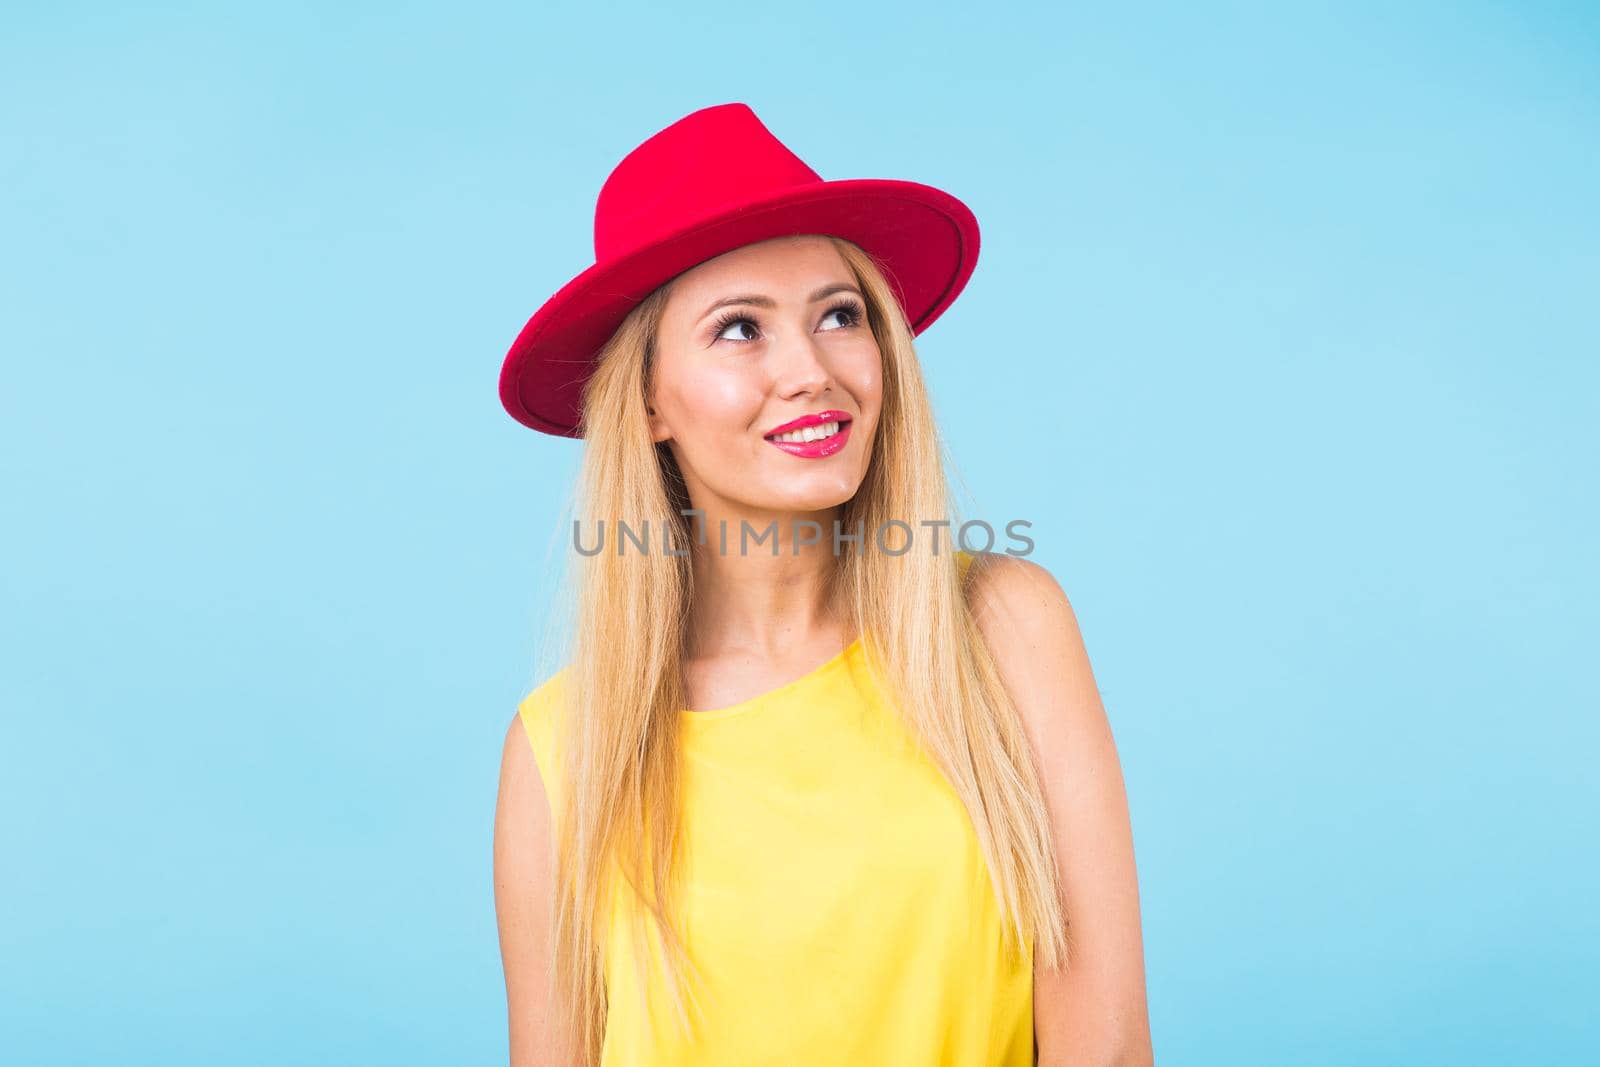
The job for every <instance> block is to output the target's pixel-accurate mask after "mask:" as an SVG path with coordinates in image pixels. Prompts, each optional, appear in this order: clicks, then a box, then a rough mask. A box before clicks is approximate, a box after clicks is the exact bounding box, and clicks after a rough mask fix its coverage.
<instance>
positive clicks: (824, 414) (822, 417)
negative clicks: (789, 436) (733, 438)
mask: <svg viewBox="0 0 1600 1067" xmlns="http://www.w3.org/2000/svg"><path fill="white" fill-rule="evenodd" d="M849 420H850V413H849V412H848V411H836V410H832V409H830V410H828V411H819V412H817V413H816V414H814V415H802V416H800V417H799V418H798V419H790V420H789V421H788V422H786V423H784V424H783V425H782V426H774V427H773V428H772V429H770V430H768V431H767V432H766V433H764V434H762V435H761V436H763V437H767V438H770V437H772V435H773V434H780V433H793V432H794V431H795V430H803V429H805V428H806V427H807V426H821V425H823V424H824V423H829V422H848V421H849Z"/></svg>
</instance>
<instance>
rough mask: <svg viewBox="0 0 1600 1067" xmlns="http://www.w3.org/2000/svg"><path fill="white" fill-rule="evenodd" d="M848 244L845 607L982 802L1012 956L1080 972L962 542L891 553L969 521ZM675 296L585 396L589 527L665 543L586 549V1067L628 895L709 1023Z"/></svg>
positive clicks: (568, 901)
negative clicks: (671, 399) (859, 441)
mask: <svg viewBox="0 0 1600 1067" xmlns="http://www.w3.org/2000/svg"><path fill="white" fill-rule="evenodd" d="M829 240H830V241H832V243H833V245H834V247H836V248H837V249H838V251H839V253H840V255H842V256H843V257H844V261H845V263H846V264H847V265H848V266H849V268H850V270H851V272H852V273H853V274H854V275H855V278H856V281H857V283H858V284H859V286H860V288H861V290H862V293H863V294H864V295H865V298H866V304H867V318H868V321H869V323H870V325H871V328H872V331H873V334H874V336H875V337H876V339H877V342H878V347H879V350H880V352H881V353H882V358H883V403H882V413H881V416H880V418H879V423H878V427H877V437H876V439H875V440H874V442H873V446H872V460H871V463H870V465H869V467H868V471H867V474H866V477H865V479H864V480H863V482H862V484H861V487H860V489H859V490H858V491H857V492H856V494H855V496H854V497H852V498H851V499H850V500H849V501H847V502H846V503H845V504H843V505H842V506H841V508H840V512H841V513H840V517H839V521H840V530H841V533H857V532H864V533H865V536H864V537H862V539H861V542H860V544H861V552H862V554H861V555H857V554H855V552H854V551H853V548H854V546H852V551H846V552H841V553H836V554H835V555H834V556H833V558H834V559H835V561H836V563H835V567H834V571H833V574H832V577H831V579H830V586H829V589H830V593H831V595H832V597H833V598H834V600H833V603H834V605H835V606H836V608H837V609H838V611H839V612H840V614H841V615H842V616H843V617H846V618H849V619H851V620H853V621H854V623H855V624H856V629H857V632H858V633H860V634H861V635H862V638H863V641H862V647H863V650H864V652H865V653H866V657H867V662H868V665H869V668H870V669H871V671H872V672H873V675H874V677H875V678H876V679H877V680H878V681H879V683H880V684H881V685H883V687H884V691H885V693H886V694H890V695H891V696H892V699H893V701H894V706H896V707H897V708H899V709H900V710H901V712H902V714H903V715H904V718H905V722H906V725H907V726H908V727H909V729H910V731H911V732H912V734H913V736H915V737H916V738H917V739H918V740H919V741H920V742H921V744H922V746H923V749H924V751H925V752H926V753H927V754H928V756H929V758H930V759H931V760H932V761H933V762H934V764H935V765H936V766H937V767H938V768H939V769H940V770H941V771H942V772H943V774H944V776H945V778H946V780H947V781H948V782H949V783H950V785H951V786H952V788H953V789H954V791H955V792H956V794H957V795H958V796H959V797H960V799H961V801H962V803H963V804H964V805H965V807H966V810H967V812H968V814H969V816H970V817H971V820H972V823H973V827H974V829H975V830H976V833H977V838H978V841H979V844H980V845H981V847H982V851H983V855H984V859H985V862H986V863H987V865H988V868H989V871H990V874H991V877H992V879H993V884H994V887H995V890H996V897H997V902H998V904H999V907H1000V913H1001V917H1002V920H1003V921H1004V923H1005V924H1006V929H1007V931H1008V938H1007V945H1008V947H1009V948H1010V949H1011V950H1012V951H1018V952H1020V951H1022V950H1023V948H1024V946H1026V945H1028V944H1030V943H1031V944H1032V945H1033V951H1034V959H1035V961H1036V963H1038V964H1042V965H1044V966H1047V967H1050V968H1057V967H1061V966H1064V965H1065V963H1066V956H1067V919H1066V915H1065V908H1064V905H1063V903H1062V900H1061V886H1060V881H1059V876H1058V873H1057V867H1056V857H1055V849H1054V846H1053V844H1052V839H1051V833H1050V824H1049V818H1048V815H1047V813H1046V808H1045V804H1044V799H1043V794H1042V791H1041V789H1040V785H1039V779H1038V774H1037V770H1036V768H1035V766H1034V760H1033V757H1032V754H1031V752H1030V749H1029V745H1028V742H1027V739H1026V735H1025V734H1024V732H1023V730H1022V728H1021V723H1020V721H1019V719H1018V717H1017V713H1016V710H1015V708H1014V707H1013V706H1012V704H1011V701H1010V699H1009V697H1008V696H1007V694H1006V692H1005V690H1004V688H1003V687H1002V685H1001V680H1000V676H999V674H998V672H997V670H996V668H995V664H994V661H993V660H992V658H991V657H990V654H989V650H988V648H987V646H986V644H985V643H984V641H983V640H982V638H981V635H980V632H979V630H978V628H977V625H976V623H975V622H974V620H973V617H972V614H971V611H970V609H969V607H968V604H967V599H966V596H965V594H964V593H963V591H962V579H961V572H960V570H959V568H958V566H957V564H956V561H955V557H954V554H953V552H951V551H949V548H948V533H947V536H946V537H945V538H941V540H942V541H943V542H945V544H946V547H945V548H942V549H941V551H940V553H939V554H937V555H935V554H933V553H932V552H931V551H926V550H924V548H923V547H922V545H923V542H921V541H919V542H918V548H917V549H916V550H914V551H909V552H905V553H903V554H901V555H898V556H892V555H888V554H886V553H880V552H879V551H877V545H876V537H875V532H876V531H878V530H879V529H880V528H882V526H883V524H884V523H886V522H888V521H889V520H894V519H898V520H900V521H902V522H907V523H909V524H910V525H911V526H912V527H913V528H917V526H918V523H920V522H921V521H923V520H939V519H950V520H951V526H950V527H949V530H955V529H956V528H957V527H958V526H959V523H958V522H957V521H955V519H956V516H954V515H953V514H952V513H951V509H950V501H949V492H948V488H947V484H946V473H945V463H944V456H943V444H942V441H941V439H940V437H939V435H938V432H937V428H936V426H935V423H934V418H933V411H932V407H931V404H930V401H929V397H928V393H927V388H926V385H925V384H924V382H923V378H922V371H921V367H920V366H919V363H918V360H917V356H916V350H915V346H914V338H913V335H912V332H911V329H910V326H909V325H908V323H907V322H906V319H905V316H904V314H903V312H902V311H901V308H900V306H899V304H898V302H897V301H896V300H895V298H894V295H893V292H892V291H891V289H890V288H889V285H888V283H887V282H886V280H885V278H884V276H883V274H882V272H881V271H880V269H879V267H878V265H877V264H876V262H875V261H874V260H873V259H872V257H871V256H870V255H869V254H868V253H866V252H865V251H863V250H862V249H861V248H860V247H858V246H857V245H855V244H853V243H852V242H850V241H846V240H843V239H841V238H837V237H829ZM671 285H672V283H671V282H668V283H667V284H666V285H663V286H662V287H661V288H659V289H657V290H656V291H655V292H653V293H652V294H651V295H650V296H649V297H648V298H647V299H646V300H644V302H643V303H641V304H639V305H638V306H637V307H636V308H634V310H633V311H632V313H631V314H629V316H628V317H627V319H626V320H625V321H624V322H623V323H622V325H621V326H620V327H619V328H618V329H617V331H616V333H615V334H614V335H613V336H612V337H611V339H610V341H609V342H608V343H607V344H606V346H605V347H604V349H602V351H601V352H600V354H599V357H598V365H597V367H596V370H595V372H594V374H593V375H592V376H591V377H590V379H589V380H588V382H587V384H586V386H585V389H584V395H583V413H582V419H583V425H582V432H583V436H584V442H585V445H584V452H583V460H582V467H581V471H580V472H579V477H578V480H577V492H576V494H575V497H574V500H575V501H576V502H577V506H578V507H579V508H580V509H581V510H580V512H579V514H581V515H584V516H588V517H601V518H609V519H611V520H613V523H614V522H615V520H616V519H619V518H622V519H625V520H626V521H627V522H628V524H629V525H630V527H633V528H634V529H635V530H636V531H637V530H639V529H641V528H643V529H647V530H648V531H650V532H649V534H648V536H649V537H650V544H651V550H650V551H649V552H644V551H633V552H612V551H601V552H597V553H595V554H593V555H580V557H579V559H578V561H577V563H576V564H575V566H576V567H577V575H576V580H575V581H574V582H573V584H572V587H571V588H572V597H573V601H572V607H574V608H575V612H574V614H573V617H572V631H571V634H570V635H569V636H570V650H569V654H568V656H567V667H566V674H567V683H568V684H567V685H566V686H565V687H564V688H563V692H564V693H565V694H566V696H567V699H566V700H565V701H564V702H563V707H562V708H560V709H559V713H560V718H559V719H558V720H557V723H558V725H557V734H556V736H557V737H558V738H560V739H561V740H560V743H561V746H562V751H563V753H564V756H563V764H564V766H565V768H566V771H565V773H564V774H563V775H562V777H561V780H560V785H561V788H562V789H563V794H562V796H561V798H560V803H559V804H553V805H552V807H554V808H556V809H557V810H561V811H564V812H565V813H566V817H565V818H563V819H561V820H559V825H558V827H557V829H556V835H555V839H556V868H555V870H556V896H555V902H554V907H553V908H552V911H553V922H554V929H553V931H552V937H553V942H552V943H553V946H554V955H553V967H552V974H553V978H554V986H555V988H554V990H553V992H554V993H555V995H556V1000H557V1003H558V1005H559V1007H558V1009H557V1010H558V1011H560V1012H561V1013H562V1014H561V1024H562V1026H563V1028H564V1029H565V1031H566V1033H567V1034H569V1035H571V1039H572V1040H574V1041H575V1043H576V1046H577V1055H578V1063H579V1064H581V1065H583V1067H594V1065H596V1064H598V1062H599V1058H600V1051H601V1047H602V1042H603V1039H604V1033H605V1025H606V1017H607V1003H606V982H605V960H606V940H607V932H608V922H609V919H610V914H611V907H612V904H613V896H612V894H613V893H616V892H627V893H628V894H630V896H629V898H628V899H629V900H630V902H631V905H632V906H631V907H630V908H629V912H630V914H631V915H632V917H633V922H632V926H631V936H632V938H633V953H632V955H633V958H634V960H635V961H636V963H637V966H638V967H639V968H640V972H641V978H642V974H643V968H644V967H645V966H646V965H647V963H646V961H647V960H649V959H652V958H657V957H655V950H654V949H653V948H652V946H651V943H650V938H651V936H652V935H653V936H654V938H655V944H656V945H658V946H659V947H660V949H662V950H664V951H662V952H661V953H660V955H659V957H658V958H659V960H660V964H661V965H662V966H664V967H665V968H666V971H667V974H668V978H669V985H670V988H671V990H672V995H673V1007H674V1010H675V1014H676V1017H677V1020H678V1023H679V1025H681V1026H684V1027H685V1028H687V1027H688V1026H689V1025H690V1023H689V1016H690V1004H691V1003H695V1000H694V996H693V982H692V971H693V965H692V961H691V959H690V956H689V953H688V952H687V950H686V947H685V944H684V942H683V940H682V938H681V936H680V931H679V928H678V926H677V924H675V923H674V922H673V920H672V918H671V916H672V915H673V914H674V911H673V907H674V902H675V901H676V900H678V899H679V896H678V894H679V891H680V888H681V883H680V878H679V872H680V865H679V864H678V863H677V862H676V860H677V857H678V854H679V845H680V838H679V825H680V822H679V820H680V812H681V808H680V803H679V792H678V788H679V776H680V766H679V749H678V744H679V738H678V726H679V720H678V716H679V712H680V709H682V708H684V707H687V706H688V703H687V698H686V696H685V692H684V687H683V675H682V670H681V663H682V656H683V651H684V639H685V634H686V632H687V623H688V621H689V618H690V595H691V590H692V589H693V582H692V580H691V573H692V572H691V567H692V557H691V556H689V555H670V554H665V553H663V552H661V551H659V549H657V547H656V546H657V545H658V544H663V543H665V542H664V538H666V537H667V536H668V532H669V531H670V539H671V544H672V545H673V546H674V547H675V549H676V550H677V551H683V550H684V549H685V548H686V546H688V545H689V544H690V543H691V542H692V541H693V540H694V539H695V536H696V528H695V526H694V524H693V523H692V522H691V521H690V519H689V518H688V517H686V516H685V515H684V514H683V511H684V510H686V509H688V508H690V507H691V504H690V501H689V499H688V495H687V492H686V490H685V487H684V481H683V477H682V474H681V472H680V471H679V469H678V466H677V463H676V460H675V459H674V458H673V456H672V454H671V452H670V450H669V449H668V447H667V445H666V444H665V443H659V444H658V443H656V442H654V441H652V440H651V435H650V432H649V424H648V421H647V414H646V410H645V398H646V397H647V396H648V395H649V387H650V382H651V375H652V373H653V371H654V357H655V349H654V345H655V337H656V331H657V329H658V326H659V323H660V319H661V313H662V309H663V308H664V307H665V305H666V301H667V297H668V294H669V293H670V291H671ZM640 520H646V521H647V522H648V526H645V523H644V522H641V521H640ZM613 523H608V525H612V524H613ZM919 536H925V535H919ZM892 543H893V542H891V544H892ZM567 557H568V559H569V560H571V559H572V557H573V554H572V553H568V554H567ZM574 709H582V713H581V714H574ZM638 988H639V989H640V990H644V989H645V988H646V984H645V982H643V981H640V982H639V983H638Z"/></svg>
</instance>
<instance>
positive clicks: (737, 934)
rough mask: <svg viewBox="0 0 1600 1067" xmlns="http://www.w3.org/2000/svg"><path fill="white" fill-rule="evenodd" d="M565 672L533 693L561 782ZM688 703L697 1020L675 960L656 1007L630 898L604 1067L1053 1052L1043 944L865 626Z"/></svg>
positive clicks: (534, 737) (1011, 1059) (529, 704)
mask: <svg viewBox="0 0 1600 1067" xmlns="http://www.w3.org/2000/svg"><path fill="white" fill-rule="evenodd" d="M967 562H968V560H967V559H963V560H962V563H963V570H964V569H965V565H966V563H967ZM565 673H566V672H565V669H563V670H562V671H560V672H557V674H555V675H554V676H553V677H551V678H550V679H549V680H548V681H546V682H545V683H544V684H543V685H541V686H540V687H539V688H538V689H536V690H534V691H533V692H532V693H531V694H529V695H528V697H526V698H525V699H524V701H523V702H522V704H521V706H520V713H521V716H522V721H523V723H524V725H525V726H526V728H527V732H528V736H529V739H530V741H531V743H532V745H533V748H534V753H535V757H536V759H537V761H538V763H539V766H540V770H541V773H543V774H545V776H546V780H547V781H549V780H550V779H551V778H552V776H554V775H556V774H558V773H559V769H558V767H557V766H556V764H555V762H554V759H553V757H555V756H556V753H555V752H554V751H553V747H552V746H553V739H554V736H555V734H554V732H553V730H552V717H551V712H552V709H553V708H554V707H556V706H557V701H558V700H559V699H560V696H561V692H562V686H563V684H564V681H565ZM680 715H681V717H682V723H683V727H684V729H683V735H682V738H683V747H684V754H685V761H684V774H685V779H684V820H685V826H684V833H685V843H686V847H687V855H686V874H687V879H686V883H685V884H686V896H685V898H684V899H683V900H682V901H681V902H680V904H679V910H680V913H681V914H682V915H683V916H684V918H683V919H682V921H683V922H684V924H685V925H684V930H685V935H686V938H687V941H688V945H689V951H690V952H691V954H692V955H693V957H694V959H695V962H696V964H697V966H698V967H699V968H700V970H701V972H702V982H703V984H702V985H700V986H699V987H698V995H699V998H700V1016H699V1019H698V1020H697V1030H696V1032H695V1034H694V1035H693V1036H692V1037H686V1036H684V1035H682V1034H681V1033H680V1032H679V1030H678V1029H677V1020H676V1018H675V1017H674V1016H673V1014H672V1008H671V1001H670V994H669V992H668V989H667V986H666V984H665V979H664V977H663V976H662V975H661V974H660V973H659V972H657V971H652V972H651V973H650V976H649V977H650V982H649V989H648V993H649V996H650V998H651V1004H652V1008H651V1010H650V1011H649V1012H648V1013H646V1012H642V1011H641V1010H640V1003H639V1000H638V996H637V994H638V990H637V980H636V978H635V969H634V962H633V956H632V952H631V941H630V940H629V938H630V935H631V931H630V930H629V929H628V927H627V926H626V925H625V919H624V917H623V914H622V911H621V909H620V908H614V909H613V917H612V926H611V934H610V937H609V947H608V954H607V962H606V975H607V977H606V984H607V1000H608V1005H609V1010H610V1018H609V1020H608V1023H607V1029H606V1036H605V1045H604V1051H603V1054H602V1064H603V1065H604V1067H623V1065H626V1067H645V1065H649V1067H679V1065H685V1067H687V1065H690V1064H693V1065H695V1067H722V1065H728V1067H735V1065H737V1067H757V1065H765V1064H772V1065H779V1064H782V1065H785V1067H788V1065H800V1064H804V1065H807V1067H819V1065H833V1064H839V1065H845V1064H850V1065H871V1067H894V1065H901V1064H903V1065H906V1067H1019V1065H1031V1064H1033V1062H1034V1046H1033V952H1032V946H1031V945H1030V946H1029V947H1028V949H1027V951H1026V952H1025V953H1024V954H1022V955H1020V956H1019V955H1017V954H1015V953H1014V952H1012V951H1009V950H1008V948H1007V946H1006V945H1005V944H1004V943H1003V936H1002V933H1003V931H1002V929H1001V926H1000V919H999V913H998V907H997V903H996V898H995V894H994V889H993V883H992V881H991V879H990V877H989V873H988V868H987V867H986V866H985V864H984V862H983V856H982V854H981V853H980V851H979V848H978V840H977V836H976V834H975V833H974V831H973V828H972V823H971V820H970V819H969V817H968V815H967V813H966V810H965V809H964V808H963V807H962V805H961V803H960V801H959V800H958V799H957V797H956V795H955V793H954V791H953V790H951V789H950V787H949V785H948V784H947V783H946V782H945V780H944V778H943V776H942V775H940V774H939V772H938V770H937V769H936V768H935V767H934V765H933V764H932V763H931V762H930V761H929V760H928V759H927V758H926V756H924V755H923V754H922V753H921V751H920V749H918V748H917V747H916V746H915V745H914V744H913V742H912V740H911V736H910V734H909V732H908V731H907V730H906V728H905V727H904V726H903V725H902V724H901V723H900V720H899V719H898V717H897V716H896V715H895V714H894V712H893V711H892V708H891V706H890V704H889V702H888V701H887V700H886V699H885V697H884V694H883V693H882V691H881V690H880V689H879V688H878V687H877V686H876V685H875V684H874V682H873V680H872V678H871V677H870V675H869V673H868V671H867V669H866V661H865V656H864V654H863V650H862V647H861V642H860V640H859V639H858V640H856V641H855V642H854V643H852V644H851V645H850V646H849V647H848V648H847V649H845V650H844V651H842V652H841V653H839V654H838V655H837V656H835V657H834V658H833V659H831V660H829V661H828V662H827V663H825V664H822V665H821V666H819V667H817V668H816V669H814V670H813V671H811V672H810V673H808V674H806V675H805V676H804V677H802V678H799V679H796V680H794V681H792V682H790V683H788V684H787V685H783V686H780V687H778V688H776V689H774V690H771V691H769V692H767V693H764V694H762V695H760V696H757V697H754V698H752V699H750V700H746V701H743V702H741V703H739V704H735V705H733V706H731V707H726V708H720V709H717V710H714V711H687V710H686V711H682V712H680ZM556 817H557V818H560V815H559V814H557V816H556ZM651 954H652V955H653V956H656V957H657V958H659V949H658V948H657V947H655V946H654V945H653V944H652V948H651ZM647 1016H648V1017H647Z"/></svg>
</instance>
